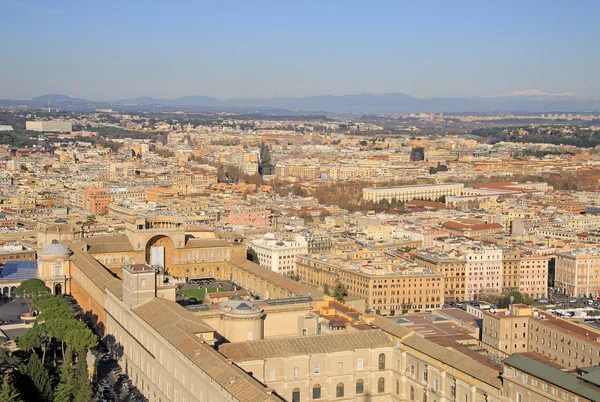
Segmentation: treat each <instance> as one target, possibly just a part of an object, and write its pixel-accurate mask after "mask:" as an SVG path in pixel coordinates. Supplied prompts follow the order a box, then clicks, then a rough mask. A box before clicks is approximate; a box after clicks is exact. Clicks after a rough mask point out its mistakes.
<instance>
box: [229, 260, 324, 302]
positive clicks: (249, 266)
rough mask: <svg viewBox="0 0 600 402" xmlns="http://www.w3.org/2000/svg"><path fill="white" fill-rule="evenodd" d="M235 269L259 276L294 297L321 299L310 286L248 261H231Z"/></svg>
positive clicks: (317, 291) (318, 293)
mask: <svg viewBox="0 0 600 402" xmlns="http://www.w3.org/2000/svg"><path fill="white" fill-rule="evenodd" d="M232 264H234V265H235V266H236V267H238V268H240V269H242V270H244V271H248V272H250V273H252V274H254V275H256V276H259V277H261V278H263V279H265V280H267V281H269V282H271V283H273V284H275V285H278V286H281V287H282V288H284V289H287V290H288V291H290V292H291V293H293V294H294V295H295V296H313V297H322V296H323V292H322V291H319V290H318V289H316V288H312V287H310V286H307V285H304V284H302V283H300V282H296V281H295V280H293V279H290V278H288V277H287V276H284V275H280V274H278V273H277V272H273V271H271V270H270V269H268V268H265V267H261V266H260V265H258V264H256V263H254V262H252V261H248V260H241V259H238V260H235V261H232Z"/></svg>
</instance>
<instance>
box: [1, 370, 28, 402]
mask: <svg viewBox="0 0 600 402" xmlns="http://www.w3.org/2000/svg"><path fill="white" fill-rule="evenodd" d="M0 401H2V402H23V399H21V394H20V393H19V391H17V390H16V389H15V387H14V386H13V385H12V384H11V383H10V382H9V381H8V376H7V375H6V376H4V380H3V381H2V386H0Z"/></svg>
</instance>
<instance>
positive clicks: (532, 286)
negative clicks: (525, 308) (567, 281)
mask: <svg viewBox="0 0 600 402" xmlns="http://www.w3.org/2000/svg"><path fill="white" fill-rule="evenodd" d="M548 263H549V258H548V257H547V256H543V255H536V254H532V253H523V254H522V255H521V260H520V261H519V289H518V290H519V292H521V293H523V294H527V295H529V296H531V297H533V298H534V299H536V300H537V299H541V298H543V297H547V296H548Z"/></svg>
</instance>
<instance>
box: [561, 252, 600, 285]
mask: <svg viewBox="0 0 600 402" xmlns="http://www.w3.org/2000/svg"><path fill="white" fill-rule="evenodd" d="M554 285H555V287H557V288H558V289H560V291H561V292H562V293H563V294H566V295H568V296H574V297H588V296H589V297H598V296H600V249H598V248H595V247H590V248H586V249H576V250H569V251H564V252H560V253H556V268H555V274H554Z"/></svg>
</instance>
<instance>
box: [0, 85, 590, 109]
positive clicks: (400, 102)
mask: <svg viewBox="0 0 600 402" xmlns="http://www.w3.org/2000/svg"><path fill="white" fill-rule="evenodd" d="M48 101H50V103H51V105H52V107H58V108H63V109H73V110H75V109H78V108H79V109H81V110H87V109H90V108H92V109H93V108H105V107H112V108H116V109H124V110H136V109H140V110H156V111H160V110H165V111H171V110H178V109H183V110H188V111H192V110H193V111H203V110H206V111H228V110H229V111H235V112H240V111H243V112H256V113H261V112H262V113H268V112H269V111H272V112H274V113H276V114H281V113H284V112H291V113H294V114H297V113H299V112H303V113H312V114H314V113H319V114H323V113H326V114H347V113H350V114H390V113H412V112H415V113H494V112H528V113H548V112H568V113H572V112H600V99H591V98H582V97H577V96H574V95H573V94H571V93H564V94H550V93H545V92H542V91H539V90H530V91H520V92H514V93H510V94H505V95H497V96H488V97H477V96H470V97H462V98H416V97H413V96H410V95H406V94H403V93H389V94H383V95H374V94H359V95H338V96H336V95H320V96H309V97H299V98H294V97H286V98H268V99H257V98H234V99H228V100H219V99H216V98H211V97H208V96H184V97H181V98H177V99H162V98H152V97H147V96H143V97H138V98H132V99H120V100H115V101H105V102H99V101H88V100H85V99H78V98H71V97H69V96H66V95H59V94H47V95H43V96H38V97H36V98H33V99H32V100H31V101H13V100H0V106H3V105H4V106H7V105H31V106H40V107H43V106H46V105H47V103H48Z"/></svg>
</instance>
